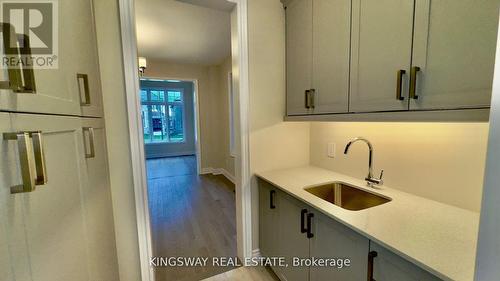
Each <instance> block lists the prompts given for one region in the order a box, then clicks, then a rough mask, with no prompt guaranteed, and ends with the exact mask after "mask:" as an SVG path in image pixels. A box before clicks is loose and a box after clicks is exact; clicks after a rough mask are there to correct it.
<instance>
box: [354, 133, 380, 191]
mask: <svg viewBox="0 0 500 281" xmlns="http://www.w3.org/2000/svg"><path fill="white" fill-rule="evenodd" d="M357 141H364V142H365V143H366V144H367V145H368V149H369V151H370V152H369V155H368V176H367V177H366V178H365V180H366V184H367V185H368V186H369V187H373V185H382V184H384V181H383V180H382V177H383V176H384V170H382V172H380V177H379V178H375V177H374V176H373V146H372V144H371V143H370V141H368V140H367V139H365V138H360V137H358V138H354V139H352V140H351V141H350V142H349V143H348V144H347V145H346V146H345V150H344V154H346V155H347V153H348V152H349V148H350V147H351V145H352V144H353V143H355V142H357Z"/></svg>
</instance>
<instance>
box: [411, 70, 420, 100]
mask: <svg viewBox="0 0 500 281" xmlns="http://www.w3.org/2000/svg"><path fill="white" fill-rule="evenodd" d="M418 72H420V67H418V66H414V67H412V68H411V73H410V76H411V77H410V98H411V99H414V100H416V99H418V95H417V73H418Z"/></svg>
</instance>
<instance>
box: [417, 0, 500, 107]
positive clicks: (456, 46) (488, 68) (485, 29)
mask: <svg viewBox="0 0 500 281" xmlns="http://www.w3.org/2000/svg"><path fill="white" fill-rule="evenodd" d="M499 9H500V1H498V0H483V1H474V0H440V1H431V0H417V1H416V7H415V32H414V34H415V35H414V43H413V69H412V70H413V72H414V79H415V81H414V83H415V84H416V90H415V91H416V92H415V97H414V98H412V99H411V100H410V109H412V110H413V109H415V110H420V109H440V108H444V109H453V108H474V107H488V106H490V100H491V91H492V84H493V69H494V64H495V50H496V43H497V29H498V11H499ZM418 69H419V71H416V70H418Z"/></svg>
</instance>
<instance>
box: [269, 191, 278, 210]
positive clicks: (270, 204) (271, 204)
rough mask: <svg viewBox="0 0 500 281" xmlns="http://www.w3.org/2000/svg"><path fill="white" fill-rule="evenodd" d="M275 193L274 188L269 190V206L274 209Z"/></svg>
mask: <svg viewBox="0 0 500 281" xmlns="http://www.w3.org/2000/svg"><path fill="white" fill-rule="evenodd" d="M275 195H276V190H271V192H269V208H271V209H276V205H274V196H275Z"/></svg>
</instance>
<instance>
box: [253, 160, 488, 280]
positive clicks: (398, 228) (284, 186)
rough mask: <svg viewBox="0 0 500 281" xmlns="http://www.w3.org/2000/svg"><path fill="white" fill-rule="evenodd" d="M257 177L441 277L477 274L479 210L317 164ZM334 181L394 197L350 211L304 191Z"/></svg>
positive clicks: (459, 278) (463, 277) (447, 278)
mask: <svg viewBox="0 0 500 281" xmlns="http://www.w3.org/2000/svg"><path fill="white" fill-rule="evenodd" d="M257 176H258V177H259V178H261V179H263V180H265V181H267V182H269V183H271V184H273V185H275V186H276V187H278V188H280V189H281V190H283V191H284V192H286V193H288V194H290V195H292V196H294V197H295V198H297V199H299V200H301V201H303V202H305V203H307V204H309V205H311V206H312V207H314V208H316V209H317V210H318V211H320V212H322V213H324V214H325V215H327V216H329V217H331V218H332V219H334V220H336V221H338V222H340V223H342V224H344V225H346V226H347V227H349V228H351V229H353V230H354V231H356V232H358V233H360V234H362V235H364V236H366V237H367V238H369V239H370V240H372V241H374V242H376V243H378V244H380V245H382V246H384V247H386V248H387V249H389V250H391V251H393V252H394V253H396V254H397V255H399V256H401V257H403V258H405V259H407V260H409V261H410V262H412V263H414V264H416V265H418V266H420V267H421V268H423V269H425V270H427V271H429V272H430V273H432V274H434V275H436V276H437V277H439V278H441V279H444V280H457V281H471V280H473V279H474V278H473V276H474V266H475V257H476V243H477V236H478V229H479V213H476V212H472V211H469V210H465V209H461V208H458V207H454V206H450V205H446V204H443V203H440V202H437V201H433V200H430V199H426V198H423V197H419V196H415V195H412V194H409V193H405V192H401V191H398V190H397V189H393V188H390V187H387V186H381V187H376V188H370V187H367V186H366V183H365V181H364V180H362V179H356V178H352V177H349V176H346V175H342V174H339V173H335V172H332V171H329V170H325V169H322V168H317V167H313V166H305V167H299V168H292V169H283V170H276V171H267V172H259V173H257ZM334 181H340V182H344V183H349V184H352V185H355V186H358V187H360V188H362V189H365V190H368V191H370V192H372V193H375V194H380V195H382V196H384V197H389V198H391V199H392V200H391V201H390V202H388V203H385V204H383V205H379V206H376V207H372V208H368V209H365V210H361V211H349V210H346V209H342V208H341V207H338V206H336V205H334V204H332V203H329V202H327V201H325V200H322V199H320V198H318V197H316V196H314V195H312V194H310V193H308V192H307V191H305V190H304V188H307V187H311V186H317V185H321V184H326V183H331V182H334ZM457 192H458V191H457Z"/></svg>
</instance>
